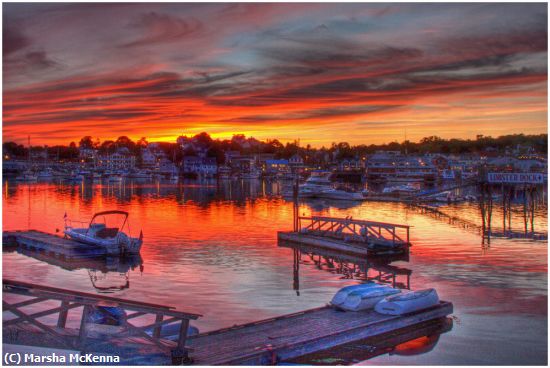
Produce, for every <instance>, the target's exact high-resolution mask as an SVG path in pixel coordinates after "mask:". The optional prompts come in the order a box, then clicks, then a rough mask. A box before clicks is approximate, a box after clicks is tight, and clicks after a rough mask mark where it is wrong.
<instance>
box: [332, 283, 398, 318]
mask: <svg viewBox="0 0 550 368" xmlns="http://www.w3.org/2000/svg"><path fill="white" fill-rule="evenodd" d="M400 292H401V290H399V289H394V288H392V287H390V286H382V287H377V288H369V289H359V290H355V291H352V292H351V293H350V294H349V295H348V297H347V298H346V300H345V301H344V302H343V303H342V304H340V305H339V308H341V309H343V310H346V311H351V312H358V311H362V310H366V309H372V308H374V306H375V305H376V303H378V302H379V301H381V300H382V299H384V298H385V297H388V296H390V295H395V294H399V293H400Z"/></svg>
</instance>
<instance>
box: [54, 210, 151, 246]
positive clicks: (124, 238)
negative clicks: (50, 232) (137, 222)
mask: <svg viewBox="0 0 550 368" xmlns="http://www.w3.org/2000/svg"><path fill="white" fill-rule="evenodd" d="M116 215H121V216H123V219H122V225H120V226H119V227H114V226H112V224H113V223H114V222H116V220H115V219H114V217H116ZM97 218H102V219H103V222H96V219H97ZM127 224H128V212H125V211H104V212H98V213H96V214H95V215H94V216H93V217H92V220H91V221H90V225H89V226H88V227H87V228H74V227H72V226H68V225H67V224H65V231H64V233H65V235H66V236H67V237H69V238H71V239H73V240H76V241H77V242H80V243H85V244H90V245H95V246H98V247H101V248H105V250H106V253H107V254H113V255H114V254H138V253H139V251H140V249H141V244H142V243H143V233H141V234H140V236H139V238H132V237H130V236H129V235H127V234H126V233H124V232H122V229H124V226H125V225H126V226H127Z"/></svg>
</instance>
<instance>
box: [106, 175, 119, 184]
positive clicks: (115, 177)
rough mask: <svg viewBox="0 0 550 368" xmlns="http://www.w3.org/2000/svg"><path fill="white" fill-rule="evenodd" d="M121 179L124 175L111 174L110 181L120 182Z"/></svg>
mask: <svg viewBox="0 0 550 368" xmlns="http://www.w3.org/2000/svg"><path fill="white" fill-rule="evenodd" d="M121 181H122V176H120V175H111V176H109V183H120V182H121Z"/></svg>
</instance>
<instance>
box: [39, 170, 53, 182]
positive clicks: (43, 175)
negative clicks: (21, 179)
mask: <svg viewBox="0 0 550 368" xmlns="http://www.w3.org/2000/svg"><path fill="white" fill-rule="evenodd" d="M37 178H38V179H42V180H47V179H52V178H53V172H52V169H50V168H47V169H44V170H42V171H40V172H39V173H38V175H37Z"/></svg>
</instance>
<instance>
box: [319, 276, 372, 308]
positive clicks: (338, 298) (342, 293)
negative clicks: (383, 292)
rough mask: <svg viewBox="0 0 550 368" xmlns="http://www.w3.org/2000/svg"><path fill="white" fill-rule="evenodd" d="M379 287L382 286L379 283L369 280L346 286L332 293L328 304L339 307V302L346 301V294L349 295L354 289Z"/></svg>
mask: <svg viewBox="0 0 550 368" xmlns="http://www.w3.org/2000/svg"><path fill="white" fill-rule="evenodd" d="M380 287H382V286H381V285H379V284H376V283H374V282H369V283H366V284H359V285H350V286H346V287H344V288H342V289H340V290H338V292H337V293H336V294H335V295H334V297H333V298H332V300H331V301H330V304H331V305H333V306H336V307H339V306H340V305H341V304H343V303H344V302H345V301H346V298H347V297H348V295H350V294H351V293H352V292H354V291H359V290H370V289H374V288H380Z"/></svg>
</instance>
